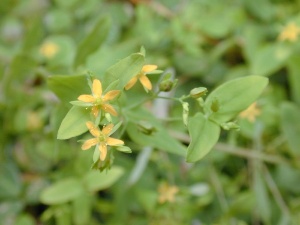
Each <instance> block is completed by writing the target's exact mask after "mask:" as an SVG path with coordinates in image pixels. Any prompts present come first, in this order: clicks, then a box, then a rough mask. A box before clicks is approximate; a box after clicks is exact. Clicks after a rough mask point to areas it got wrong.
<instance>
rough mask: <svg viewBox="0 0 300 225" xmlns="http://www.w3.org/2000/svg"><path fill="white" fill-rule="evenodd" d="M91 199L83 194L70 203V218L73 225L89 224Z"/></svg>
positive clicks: (86, 194)
mask: <svg viewBox="0 0 300 225" xmlns="http://www.w3.org/2000/svg"><path fill="white" fill-rule="evenodd" d="M93 197H94V196H91V195H89V194H88V193H83V194H81V195H79V196H78V197H77V198H76V199H74V201H73V202H72V217H73V221H74V224H75V225H83V224H89V221H90V218H91V212H92V209H91V208H92V198H93Z"/></svg>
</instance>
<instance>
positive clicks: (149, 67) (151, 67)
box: [142, 65, 157, 73]
mask: <svg viewBox="0 0 300 225" xmlns="http://www.w3.org/2000/svg"><path fill="white" fill-rule="evenodd" d="M156 69H157V65H145V66H143V68H142V72H144V73H148V72H151V71H153V70H156Z"/></svg>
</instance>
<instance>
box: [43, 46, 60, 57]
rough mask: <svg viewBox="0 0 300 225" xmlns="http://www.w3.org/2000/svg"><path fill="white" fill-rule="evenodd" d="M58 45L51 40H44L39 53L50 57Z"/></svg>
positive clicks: (55, 51)
mask: <svg viewBox="0 0 300 225" xmlns="http://www.w3.org/2000/svg"><path fill="white" fill-rule="evenodd" d="M58 50H59V47H58V45H57V44H55V43H53V42H45V43H44V44H43V45H42V46H41V48H40V53H41V54H42V55H43V56H45V57H46V58H52V57H53V56H54V55H56V53H57V52H58Z"/></svg>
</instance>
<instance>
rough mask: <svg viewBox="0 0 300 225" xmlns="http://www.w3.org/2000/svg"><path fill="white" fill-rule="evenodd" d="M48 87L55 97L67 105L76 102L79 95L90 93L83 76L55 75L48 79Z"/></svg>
mask: <svg viewBox="0 0 300 225" xmlns="http://www.w3.org/2000/svg"><path fill="white" fill-rule="evenodd" d="M48 85H49V87H50V89H51V90H52V91H53V92H54V93H55V94H56V95H57V97H58V98H59V99H60V100H61V101H63V102H65V103H68V102H70V101H72V100H76V99H77V98H78V96H79V95H81V94H89V93H90V92H91V90H90V88H89V86H88V83H87V79H86V76H85V75H74V76H66V75H55V76H50V77H48Z"/></svg>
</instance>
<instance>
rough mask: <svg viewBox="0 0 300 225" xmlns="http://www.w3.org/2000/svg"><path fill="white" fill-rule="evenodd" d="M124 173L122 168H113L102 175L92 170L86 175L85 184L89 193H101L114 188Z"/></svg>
mask: <svg viewBox="0 0 300 225" xmlns="http://www.w3.org/2000/svg"><path fill="white" fill-rule="evenodd" d="M123 173H124V170H123V169H122V168H121V167H113V168H112V169H110V170H108V171H107V172H102V173H101V172H99V171H98V170H91V171H89V172H88V173H87V174H86V175H85V177H84V179H83V182H84V184H85V187H86V188H87V189H88V190H89V191H92V192H95V191H100V190H103V189H106V188H109V187H110V186H112V185H113V184H114V183H115V182H116V181H117V180H118V179H119V178H120V177H121V176H122V175H123Z"/></svg>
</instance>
